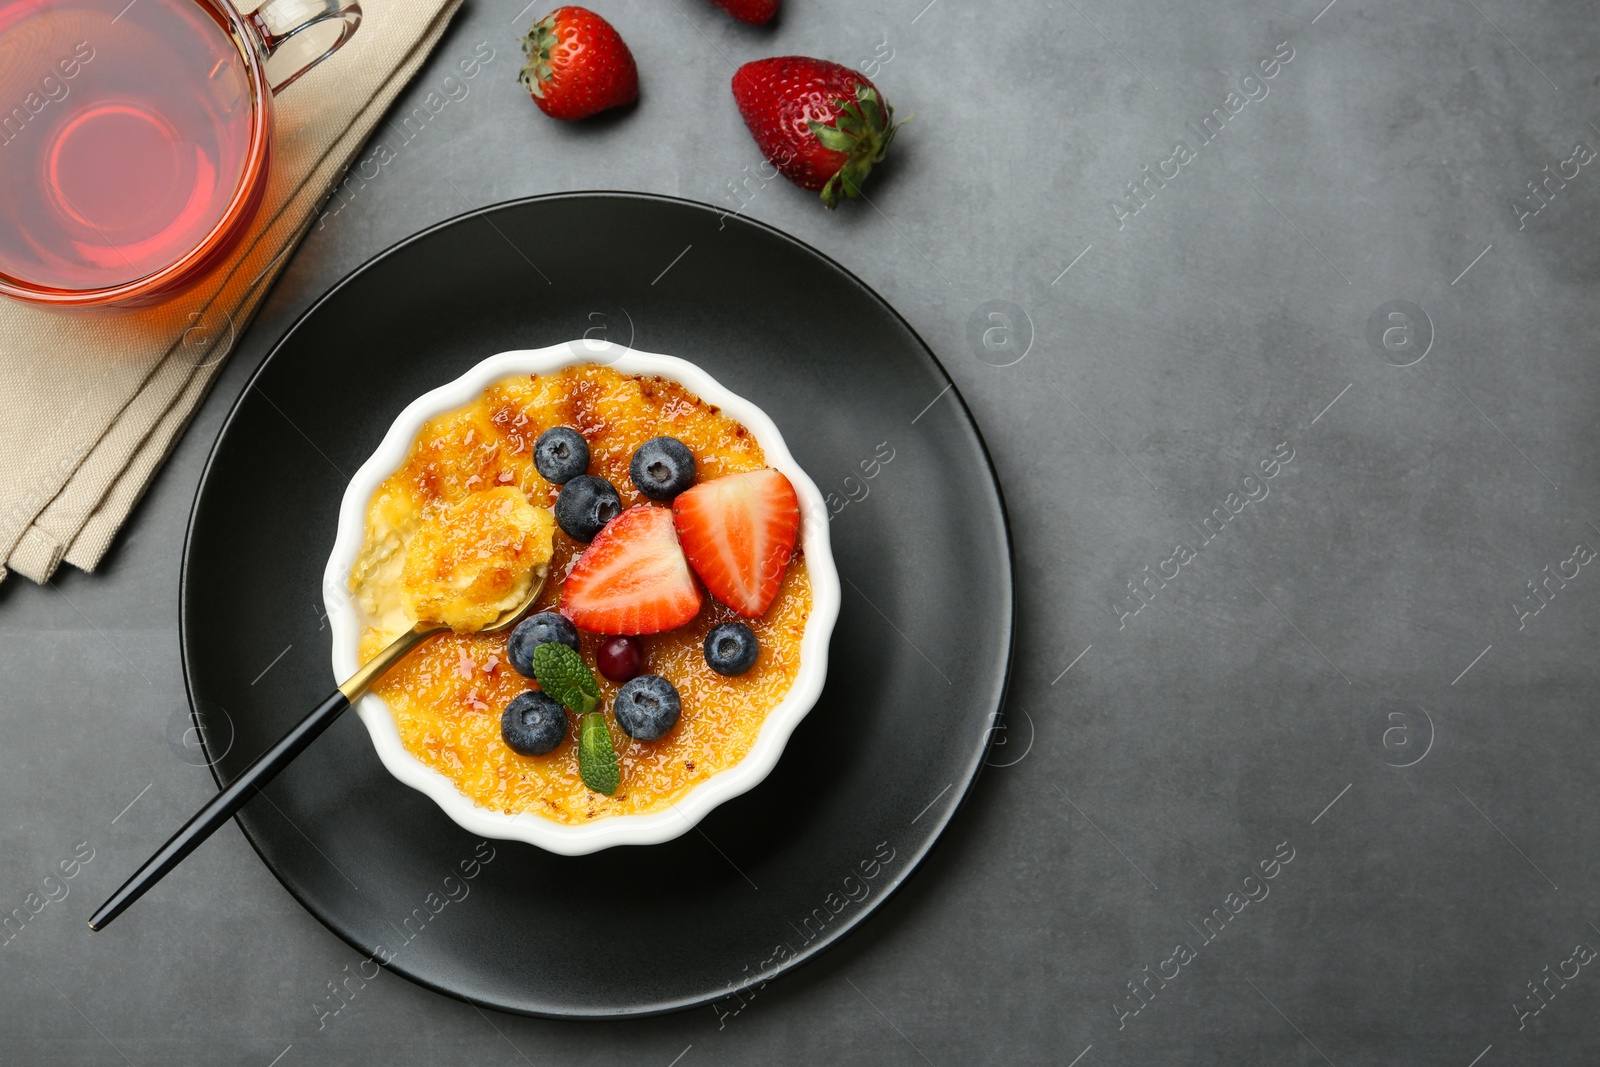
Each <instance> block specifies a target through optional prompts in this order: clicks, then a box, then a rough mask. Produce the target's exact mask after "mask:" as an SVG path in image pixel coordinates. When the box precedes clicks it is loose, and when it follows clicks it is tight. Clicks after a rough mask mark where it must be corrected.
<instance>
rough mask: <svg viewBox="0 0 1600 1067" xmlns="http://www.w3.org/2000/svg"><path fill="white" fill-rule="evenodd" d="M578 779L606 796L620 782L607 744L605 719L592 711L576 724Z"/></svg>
mask: <svg viewBox="0 0 1600 1067" xmlns="http://www.w3.org/2000/svg"><path fill="white" fill-rule="evenodd" d="M578 777H579V778H582V779H583V784H584V785H586V786H588V787H589V788H590V789H593V790H594V791H595V792H596V793H604V794H605V795H606V796H610V795H611V794H612V793H615V792H616V791H617V786H618V785H620V784H621V782H622V772H621V770H620V769H619V768H618V766H617V750H616V748H615V747H613V746H612V744H611V731H610V730H609V729H608V728H607V727H606V717H605V716H604V715H602V714H601V713H600V712H598V711H592V712H590V713H589V714H587V715H585V716H584V717H583V718H582V719H580V720H579V721H578Z"/></svg>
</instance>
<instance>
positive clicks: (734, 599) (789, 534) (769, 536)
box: [672, 467, 800, 619]
mask: <svg viewBox="0 0 1600 1067" xmlns="http://www.w3.org/2000/svg"><path fill="white" fill-rule="evenodd" d="M672 519H673V522H674V523H675V524H676V525H677V527H678V540H679V541H680V542H682V544H683V554H684V555H686V556H688V557H689V565H690V566H692V567H693V568H694V572H695V573H696V574H698V575H699V576H700V580H701V581H703V582H705V583H706V588H707V589H709V590H711V594H712V595H713V596H715V597H716V598H717V599H718V600H720V601H722V602H723V603H724V604H726V605H728V606H729V607H730V608H732V609H733V610H734V611H737V612H738V613H739V614H740V615H743V616H745V617H746V618H750V619H754V618H756V617H758V616H759V615H761V614H762V613H764V612H765V611H766V610H767V608H768V607H769V606H771V604H772V598H773V597H775V596H777V595H778V586H779V585H780V584H781V583H782V582H783V572H784V568H785V567H787V566H788V565H789V557H790V556H792V555H794V543H795V537H796V535H797V534H798V533H799V530H800V498H799V497H797V496H795V492H794V486H792V485H790V484H789V479H788V478H785V477H784V476H783V474H782V472H780V471H775V470H773V469H772V468H771V467H763V468H762V469H761V470H758V471H747V472H746V473H744V474H726V475H723V476H722V477H721V478H713V479H712V480H711V481H709V482H701V483H700V484H699V485H697V486H694V487H693V488H691V489H686V490H684V491H683V492H682V493H679V494H678V496H677V497H676V498H675V499H674V500H673V501H672Z"/></svg>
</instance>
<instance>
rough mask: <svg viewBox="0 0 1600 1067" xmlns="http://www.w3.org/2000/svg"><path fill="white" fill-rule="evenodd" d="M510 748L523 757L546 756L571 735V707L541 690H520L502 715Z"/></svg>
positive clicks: (501, 728)
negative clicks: (569, 710) (568, 713)
mask: <svg viewBox="0 0 1600 1067" xmlns="http://www.w3.org/2000/svg"><path fill="white" fill-rule="evenodd" d="M500 736H501V737H502V738H504V739H505V742H506V747H507V748H509V749H511V751H513V752H515V753H517V754H519V755H523V756H542V755H544V754H545V753H546V752H549V751H550V750H551V749H553V748H555V747H556V746H557V745H559V744H560V743H561V739H562V738H563V737H566V736H567V709H566V708H564V707H562V706H561V705H560V704H559V703H557V702H556V701H554V700H552V699H551V698H550V697H548V696H545V695H544V694H543V693H541V692H539V690H537V689H530V690H528V691H527V692H526V693H518V694H517V695H516V696H514V697H512V698H511V703H509V704H507V705H506V710H505V712H504V713H503V714H502V715H501V716H500Z"/></svg>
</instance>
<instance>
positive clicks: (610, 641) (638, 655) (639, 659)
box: [562, 619, 644, 682]
mask: <svg viewBox="0 0 1600 1067" xmlns="http://www.w3.org/2000/svg"><path fill="white" fill-rule="evenodd" d="M562 621H563V622H565V621H566V620H564V619H563V620H562ZM568 625H571V624H570V623H568ZM595 662H596V665H597V666H599V668H600V673H601V674H603V675H605V676H606V677H607V678H609V679H611V680H612V681H613V682H626V681H627V680H628V679H630V678H632V677H634V676H635V675H637V674H638V673H639V672H640V671H642V670H643V669H644V645H643V643H642V642H640V640H639V639H638V638H637V637H629V636H627V635H626V634H618V635H617V636H616V637H608V638H606V639H605V640H604V641H602V642H601V643H600V650H599V652H597V653H596V654H595Z"/></svg>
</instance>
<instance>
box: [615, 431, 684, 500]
mask: <svg viewBox="0 0 1600 1067" xmlns="http://www.w3.org/2000/svg"><path fill="white" fill-rule="evenodd" d="M628 474H629V475H631V476H632V477H633V484H634V485H636V486H638V487H639V492H641V493H643V494H644V495H645V496H647V497H649V498H650V499H651V500H660V501H662V502H663V503H665V502H666V501H669V500H671V499H672V498H673V497H675V496H677V495H678V494H679V493H681V492H683V491H684V490H685V489H687V488H689V487H690V486H691V485H693V484H694V453H693V452H690V451H689V446H688V445H686V444H684V443H683V442H682V441H680V440H678V439H677V438H676V437H652V438H650V440H648V441H646V442H645V443H644V444H642V445H640V446H639V447H638V449H637V450H636V451H635V452H634V453H633V459H632V460H631V461H630V462H629V463H628Z"/></svg>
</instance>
